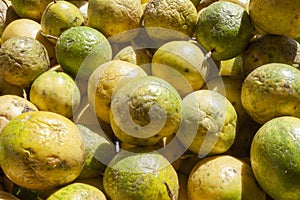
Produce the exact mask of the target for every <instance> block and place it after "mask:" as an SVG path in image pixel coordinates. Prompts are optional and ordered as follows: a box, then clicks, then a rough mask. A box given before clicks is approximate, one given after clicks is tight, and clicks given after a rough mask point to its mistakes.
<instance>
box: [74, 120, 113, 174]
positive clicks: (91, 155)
mask: <svg viewBox="0 0 300 200" xmlns="http://www.w3.org/2000/svg"><path fill="white" fill-rule="evenodd" d="M77 127H78V129H79V131H80V134H81V136H82V138H83V142H84V145H85V152H86V156H85V162H84V167H83V169H82V171H81V173H80V175H79V176H78V177H77V178H93V177H96V176H100V175H103V174H104V170H105V168H106V166H107V165H108V163H109V162H110V161H111V159H112V158H113V156H114V148H113V147H114V146H113V144H112V143H111V142H110V141H108V140H107V139H106V138H105V137H104V136H103V135H100V134H99V133H95V132H93V131H92V130H90V129H89V128H87V127H85V126H83V125H81V124H77Z"/></svg>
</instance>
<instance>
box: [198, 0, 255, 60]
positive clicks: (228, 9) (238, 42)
mask: <svg viewBox="0 0 300 200" xmlns="http://www.w3.org/2000/svg"><path fill="white" fill-rule="evenodd" d="M252 32H253V26H252V21H251V19H250V16H249V15H248V13H247V11H246V10H245V9H244V8H243V7H242V6H240V5H238V4H236V3H232V2H226V1H220V2H214V3H212V4H210V5H209V6H207V7H205V8H204V9H202V10H201V12H199V17H198V21H197V26H196V39H197V41H198V42H199V43H200V44H201V45H202V46H203V47H204V48H205V49H206V50H207V51H211V52H212V58H213V59H215V60H228V59H231V58H233V57H236V56H238V55H239V54H240V53H241V52H242V51H243V50H244V49H245V48H246V46H247V45H248V43H249V42H250V39H251V37H252Z"/></svg>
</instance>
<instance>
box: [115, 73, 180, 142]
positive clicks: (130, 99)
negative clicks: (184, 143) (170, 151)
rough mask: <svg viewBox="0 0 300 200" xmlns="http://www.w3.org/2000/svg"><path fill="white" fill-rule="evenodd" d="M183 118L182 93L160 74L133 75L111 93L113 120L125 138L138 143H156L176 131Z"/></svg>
mask: <svg viewBox="0 0 300 200" xmlns="http://www.w3.org/2000/svg"><path fill="white" fill-rule="evenodd" d="M180 121H181V97H180V95H179V94H178V92H177V90H176V89H175V88H174V87H173V86H172V85H171V84H169V83H168V82H167V81H165V80H163V79H161V78H159V77H155V76H144V77H140V78H137V79H132V80H130V81H129V82H128V83H127V84H125V85H124V86H122V87H120V88H119V89H118V90H117V91H116V92H115V93H114V94H113V96H112V100H111V105H110V124H111V127H112V130H113V132H114V134H115V135H116V137H117V138H119V139H120V140H121V141H122V142H125V143H129V144H132V145H138V146H150V145H154V144H157V143H158V142H159V141H160V140H161V139H162V138H164V137H166V136H170V135H172V134H174V133H176V131H177V130H178V127H179V125H180Z"/></svg>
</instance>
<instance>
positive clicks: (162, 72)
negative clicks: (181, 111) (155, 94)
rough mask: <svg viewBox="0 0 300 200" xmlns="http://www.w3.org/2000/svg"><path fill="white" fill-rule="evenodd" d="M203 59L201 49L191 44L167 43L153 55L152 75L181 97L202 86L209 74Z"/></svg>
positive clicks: (184, 42) (182, 42)
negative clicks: (162, 80) (168, 85)
mask: <svg viewBox="0 0 300 200" xmlns="http://www.w3.org/2000/svg"><path fill="white" fill-rule="evenodd" d="M204 57H205V55H204V52H203V51H202V49H200V48H199V47H198V46H197V45H195V44H193V43H192V42H189V41H171V42H167V43H165V44H164V45H162V46H160V47H159V48H158V49H157V51H156V52H155V53H154V55H153V58H152V66H151V71H152V75H153V76H157V77H160V78H162V79H164V80H166V81H168V82H169V83H171V84H172V85H173V86H174V88H175V89H176V90H177V91H178V93H179V94H180V96H182V97H183V96H185V95H187V94H188V93H190V92H192V91H195V90H199V89H200V88H201V87H202V86H203V85H204V82H205V80H206V77H207V75H208V73H209V67H205V66H204V64H203V62H205V61H204Z"/></svg>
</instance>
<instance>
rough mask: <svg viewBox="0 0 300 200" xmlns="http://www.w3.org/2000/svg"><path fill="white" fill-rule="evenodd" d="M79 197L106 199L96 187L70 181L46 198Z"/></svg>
mask: <svg viewBox="0 0 300 200" xmlns="http://www.w3.org/2000/svg"><path fill="white" fill-rule="evenodd" d="M60 199H80V200H91V199H95V200H96V199H97V200H106V197H105V195H104V193H103V192H102V191H101V190H99V189H98V188H96V187H94V186H91V185H89V184H85V183H72V184H69V185H66V186H64V187H62V188H60V189H59V190H57V191H56V192H54V193H53V194H52V195H51V196H50V197H48V198H47V200H60Z"/></svg>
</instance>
